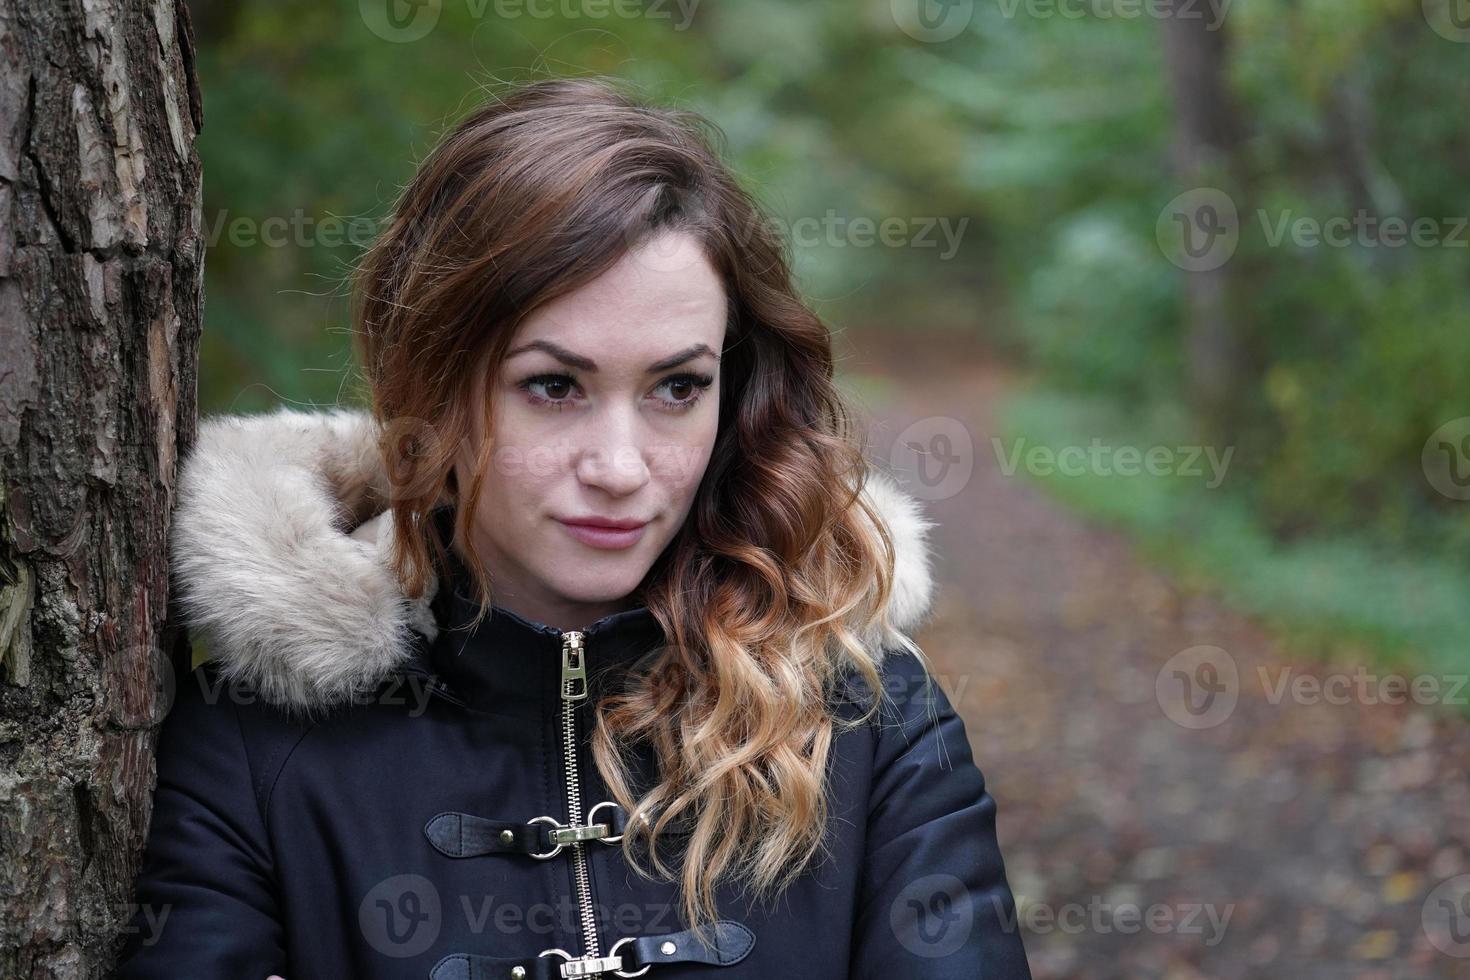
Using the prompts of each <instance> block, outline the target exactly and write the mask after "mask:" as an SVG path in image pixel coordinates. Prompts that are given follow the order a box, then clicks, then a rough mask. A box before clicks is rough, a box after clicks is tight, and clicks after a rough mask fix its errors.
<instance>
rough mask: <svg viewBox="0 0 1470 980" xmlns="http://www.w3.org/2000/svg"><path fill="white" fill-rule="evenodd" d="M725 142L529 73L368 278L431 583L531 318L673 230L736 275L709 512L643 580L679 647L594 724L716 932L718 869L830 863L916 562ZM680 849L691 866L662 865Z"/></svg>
mask: <svg viewBox="0 0 1470 980" xmlns="http://www.w3.org/2000/svg"><path fill="white" fill-rule="evenodd" d="M722 143H723V137H722V134H720V133H719V131H718V130H717V129H715V128H714V127H713V126H712V125H711V124H709V123H708V122H707V121H706V120H704V119H703V118H702V117H700V116H698V115H696V114H694V113H692V112H688V111H683V110H679V109H672V108H661V107H653V106H650V105H647V104H643V103H641V102H639V101H638V100H635V99H634V98H632V97H631V96H629V95H627V94H625V92H624V91H623V90H622V89H621V88H620V86H619V85H618V84H615V83H613V82H611V81H607V80H603V79H586V78H584V79H550V80H542V81H537V82H533V83H530V84H525V85H522V86H520V87H517V88H514V89H511V90H509V91H507V92H504V93H502V94H500V95H499V96H498V97H495V98H492V99H490V100H488V101H487V102H486V103H485V104H484V105H483V106H481V107H480V108H478V109H477V110H475V111H474V112H472V113H471V114H470V115H469V116H468V117H467V118H466V119H464V120H463V121H462V122H460V123H459V124H458V125H457V126H455V127H454V128H453V129H452V130H451V131H450V132H449V133H448V134H447V135H445V136H444V137H443V138H442V140H441V141H440V142H439V143H438V145H437V146H435V147H434V149H433V150H432V151H431V152H430V153H429V155H428V157H427V158H426V159H425V160H424V161H423V163H422V164H421V165H420V167H419V168H418V171H417V173H416V174H415V176H414V177H413V179H412V180H411V181H410V182H409V184H408V185H407V186H406V187H405V188H404V189H403V191H402V193H401V195H400V197H399V199H398V201H397V202H396V205H395V208H394V213H393V217H392V220H391V222H390V224H389V226H388V227H387V229H386V230H385V232H384V234H383V235H382V236H381V238H380V239H379V240H378V241H377V242H376V243H375V244H374V246H373V247H372V248H371V249H370V250H369V251H368V253H367V254H366V255H365V257H364V259H363V261H362V262H361V263H360V265H359V267H358V268H357V270H356V275H355V286H356V292H357V301H358V303H357V306H358V309H357V320H356V325H357V335H358V337H359V338H360V342H361V345H362V354H363V361H364V365H365V370H366V372H367V377H368V381H369V383H370V385H371V389H372V396H373V404H374V412H375V415H376V417H377V418H378V420H379V421H380V422H381V423H382V425H383V426H384V433H385V439H384V447H383V452H384V456H385V461H386V463H387V464H388V466H389V471H390V474H391V475H392V479H393V483H394V493H393V499H392V501H391V507H392V510H393V512H394V523H395V527H396V541H395V560H396V562H397V566H398V572H399V575H400V577H401V578H402V580H403V582H404V585H405V588H406V589H407V590H408V591H409V592H410V594H412V595H415V596H417V595H421V594H422V593H423V591H424V590H425V589H426V588H427V587H428V584H429V582H430V581H431V578H432V575H433V569H434V568H435V567H436V563H435V555H434V554H433V551H434V550H435V549H438V550H439V553H438V555H437V557H439V558H442V557H443V555H442V548H441V546H440V544H439V541H438V537H437V535H435V534H433V533H432V525H433V522H432V521H430V520H427V519H426V518H427V516H428V514H429V512H430V511H431V510H432V509H433V508H434V507H435V506H436V505H438V504H439V503H440V502H441V500H444V499H448V500H452V501H453V502H454V503H455V504H456V505H457V514H456V526H455V546H456V550H460V549H459V543H461V542H465V541H468V540H470V535H469V532H470V526H471V522H472V519H473V515H474V514H475V512H476V506H475V505H476V502H477V500H478V497H479V493H480V487H481V481H480V479H479V476H478V474H482V473H484V472H485V471H486V464H487V463H488V462H489V460H490V459H491V453H492V441H491V440H490V439H484V440H482V441H481V444H480V445H479V447H478V453H479V462H480V466H479V469H478V470H477V471H476V477H475V479H473V480H472V481H471V485H470V486H468V487H464V488H461V487H458V486H456V485H455V478H454V472H453V465H454V458H455V455H456V453H455V450H456V447H458V446H460V445H463V444H465V440H467V439H470V438H472V436H473V433H474V432H476V431H477V425H483V426H484V428H483V429H479V430H478V431H484V432H493V431H494V429H493V420H491V419H488V418H477V417H476V413H479V414H480V415H481V416H484V415H487V414H488V408H487V407H486V406H484V405H480V406H477V405H476V404H474V399H473V395H472V392H473V391H474V382H475V378H476V375H477V374H478V375H479V376H480V377H491V376H494V374H495V373H496V372H497V371H498V368H499V364H500V361H501V359H502V358H503V355H504V352H505V350H506V349H507V347H508V345H509V343H510V341H511V338H512V335H513V333H514V331H515V329H516V326H517V325H518V323H519V322H520V321H521V320H522V318H524V317H526V316H527V315H528V314H530V313H531V312H532V311H534V310H536V309H537V308H538V307H540V306H541V305H543V304H545V303H547V302H548V301H550V300H552V299H554V298H556V297H558V296H560V295H562V294H565V293H567V292H569V291H571V290H574V289H576V288H578V287H579V286H580V285H582V284H584V283H586V282H588V281H589V280H591V279H592V278H594V277H596V276H597V275H599V274H600V273H601V272H602V271H604V270H606V269H607V268H608V267H609V266H611V265H612V264H613V263H614V262H615V261H616V260H617V259H619V258H620V257H621V256H622V255H623V254H624V253H625V252H626V251H627V250H628V249H629V248H630V247H632V246H636V245H637V244H639V243H640V242H641V241H642V240H643V238H644V237H645V236H647V235H649V234H651V233H654V232H657V231H661V230H663V229H666V228H676V229H680V230H684V231H688V232H690V233H692V234H693V235H694V236H695V237H696V238H697V240H698V241H699V242H700V243H701V244H702V246H703V248H704V250H705V253H706V256H707V258H708V259H709V261H710V263H711V265H712V266H713V267H714V269H715V270H716V272H717V273H718V274H719V275H720V277H721V280H722V282H723V284H724V287H725V292H726V295H727V297H728V301H729V323H728V328H727V331H726V342H725V351H724V353H723V361H722V362H721V371H722V375H721V403H720V423H719V431H718V434H717V436H716V442H715V445H714V448H713V454H712V456H711V458H710V461H709V465H708V469H707V472H706V474H705V477H704V479H703V482H702V483H701V485H700V487H699V488H698V491H697V497H696V500H695V503H694V506H693V507H692V509H691V511H690V514H689V518H688V520H687V522H686V524H685V526H684V527H683V528H681V530H680V531H679V533H678V534H677V535H676V536H675V538H674V540H673V541H672V542H671V543H670V544H669V546H668V548H667V549H666V550H665V552H664V553H663V554H662V555H661V556H660V558H659V559H658V561H657V562H656V563H655V566H654V567H653V568H652V569H651V570H650V572H649V575H648V577H647V578H646V579H645V581H644V584H643V586H642V594H641V598H642V600H643V602H644V603H645V604H646V605H647V606H648V607H649V608H650V610H651V611H652V612H653V614H654V615H655V617H656V618H657V619H658V621H659V622H660V624H662V626H663V628H664V632H665V636H666V639H667V644H666V646H664V647H663V648H661V649H660V651H659V652H658V654H657V659H656V662H655V663H654V664H653V665H652V668H651V669H650V670H647V671H646V672H642V671H640V672H638V674H637V676H636V677H635V678H632V679H631V680H630V683H629V684H628V685H627V687H626V689H625V690H623V691H620V692H618V693H616V694H612V695H609V696H607V697H605V698H604V699H603V700H602V701H601V703H600V704H599V705H598V706H597V712H598V714H597V722H596V728H595V731H594V735H593V755H594V758H595V760H596V764H597V766H598V769H599V771H600V772H601V774H602V775H603V777H604V779H605V781H606V783H607V785H608V787H609V788H610V789H611V791H612V792H613V794H614V796H615V797H616V799H617V801H618V802H619V803H620V804H621V805H622V806H623V808H624V810H625V811H626V812H628V813H630V814H634V815H635V816H636V819H634V820H633V821H631V824H630V828H629V831H628V833H627V834H626V835H625V838H624V842H623V847H624V851H625V854H626V856H627V857H628V859H629V861H630V863H631V864H632V866H633V867H635V868H637V869H638V870H639V871H640V873H643V874H645V875H654V874H658V875H662V876H664V877H666V878H667V879H669V880H674V878H675V876H676V875H677V878H678V880H679V882H680V885H681V894H682V904H681V909H682V912H683V915H684V918H685V919H686V921H688V922H689V923H690V924H691V925H695V926H696V927H698V926H699V925H701V924H702V923H701V919H706V920H707V919H713V918H715V917H716V908H715V896H714V887H715V885H716V883H717V882H719V881H721V880H725V879H727V878H728V879H731V880H735V881H738V882H740V883H741V884H744V885H746V886H753V891H754V892H755V893H756V894H757V895H760V896H767V897H769V896H774V895H775V894H777V893H779V891H780V890H781V889H783V888H784V887H785V885H786V884H788V883H789V882H790V881H791V880H792V879H793V878H795V877H796V876H797V875H798V874H799V873H800V872H801V871H802V869H803V868H804V867H805V866H806V865H807V863H808V862H809V861H810V859H811V858H812V857H813V856H814V855H816V854H818V853H819V852H822V851H823V846H822V845H823V833H824V828H825V826H826V823H827V819H828V810H827V803H826V793H825V789H826V784H825V776H826V769H827V762H828V754H829V750H830V748H831V745H832V738H833V733H834V728H835V727H836V726H838V725H841V724H845V723H853V724H856V723H857V722H852V721H851V720H848V721H846V722H844V721H842V720H840V719H839V717H838V715H837V713H836V712H835V711H834V709H833V706H832V703H831V697H830V696H831V694H832V691H833V690H834V684H835V683H836V682H837V680H838V677H839V674H840V673H842V672H843V671H844V670H845V669H846V668H852V669H855V670H856V671H857V672H858V674H859V675H860V676H861V677H862V678H863V679H864V680H866V681H867V683H868V686H869V688H870V689H871V691H872V692H874V693H875V694H877V695H879V696H880V697H881V694H882V690H881V684H880V681H879V674H878V669H877V664H878V659H879V656H880V653H879V651H876V650H871V649H867V648H866V647H865V646H864V644H863V643H861V642H860V641H859V636H860V635H862V634H861V633H860V632H859V631H860V630H866V629H868V628H870V627H872V626H873V624H875V623H881V624H884V625H887V620H886V613H885V610H886V604H887V600H888V596H889V592H890V590H891V588H892V581H893V568H894V553H893V544H892V541H891V539H890V536H889V532H888V530H887V528H885V527H884V526H883V523H882V521H881V520H880V519H879V517H878V515H877V514H876V512H875V511H874V510H873V508H872V507H870V506H869V504H868V503H867V501H865V500H864V499H862V497H861V496H860V494H861V489H862V486H863V480H864V478H865V475H866V461H865V459H864V457H863V455H862V450H861V446H860V443H859V442H858V441H857V439H856V436H855V433H854V431H853V426H852V422H851V416H850V414H849V412H848V410H847V409H846V407H845V406H844V404H843V402H842V400H841V398H840V396H839V393H838V391H837V389H836V387H835V386H834V383H833V363H832V350H831V337H830V334H829V331H828V329H827V327H826V326H825V325H824V324H823V322H822V321H821V319H820V318H819V317H818V316H817V315H816V314H815V313H813V312H812V311H811V310H810V309H808V307H807V306H806V305H805V304H804V303H803V302H802V301H801V300H800V299H799V298H798V296H797V294H796V291H795V289H794V287H793V285H792V278H791V271H790V266H789V262H788V260H787V257H786V255H785V254H784V250H783V246H782V243H781V241H780V240H779V239H778V237H777V236H776V235H775V234H774V233H773V231H772V226H771V224H770V222H769V221H768V220H767V219H765V218H763V216H762V213H761V211H760V210H759V208H758V206H757V205H756V204H755V202H754V201H753V200H752V199H751V198H750V196H749V195H748V194H747V193H746V192H745V191H743V190H742V189H741V188H740V187H739V186H738V185H737V183H736V181H735V179H734V178H733V177H732V175H731V174H730V172H729V171H728V169H727V168H726V166H725V165H724V164H723V163H722V162H721V160H720V158H719V155H718V154H717V152H716V150H715V149H713V146H716V145H720V144H722ZM463 557H464V558H465V559H466V563H467V565H468V566H469V568H470V570H471V572H472V574H473V576H474V578H475V580H476V582H477V584H478V586H479V591H480V596H481V599H482V603H483V604H482V608H481V610H480V612H481V615H482V616H483V615H484V614H485V612H486V611H487V610H488V609H489V607H490V604H491V602H492V598H491V589H490V582H489V579H488V575H487V574H486V570H485V569H484V567H483V566H482V565H481V563H480V561H479V559H478V557H477V556H476V555H475V554H474V553H473V550H465V551H464V552H463ZM876 706H877V699H876V698H875V699H874V702H873V705H872V707H870V709H869V713H871V711H872V710H873V709H874V708H876ZM866 717H868V715H864V718H866ZM861 720H862V719H859V721H861ZM634 744H644V745H647V746H651V747H652V748H653V750H654V751H655V752H656V757H657V759H658V763H659V769H658V773H657V778H658V780H659V782H658V783H657V784H656V785H654V786H652V787H635V786H634V780H633V778H632V774H631V771H630V769H629V768H627V765H626V762H625V755H624V752H625V749H626V748H627V747H629V746H632V745H634ZM640 789H641V790H642V792H641V793H640V792H639V790H640ZM669 839H675V840H678V841H679V842H680V851H681V861H680V862H679V863H680V864H682V867H677V868H675V867H671V866H670V865H669V864H668V863H667V862H666V861H665V860H664V859H663V857H661V855H660V847H659V845H660V842H661V841H664V842H666V841H667V840H669ZM640 846H643V847H646V849H647V852H648V856H649V858H650V859H651V865H652V869H651V870H644V869H643V868H642V867H641V866H640V864H639V861H638V850H639V848H640Z"/></svg>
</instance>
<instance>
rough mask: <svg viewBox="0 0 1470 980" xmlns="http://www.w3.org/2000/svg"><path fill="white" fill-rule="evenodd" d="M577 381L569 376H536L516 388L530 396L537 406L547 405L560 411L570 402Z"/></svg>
mask: <svg viewBox="0 0 1470 980" xmlns="http://www.w3.org/2000/svg"><path fill="white" fill-rule="evenodd" d="M576 384H577V379H576V378H573V377H572V376H571V375H569V374H536V375H532V376H531V377H529V378H527V379H525V380H524V381H522V382H521V383H520V384H519V385H518V387H519V388H520V389H521V390H522V391H524V392H526V393H527V394H529V395H530V396H531V401H532V402H534V403H536V404H537V405H547V406H550V407H552V408H555V409H556V410H557V411H561V410H562V409H563V408H565V407H566V405H567V402H568V401H570V400H571V399H570V395H571V393H572V390H573V389H574V388H575V387H576Z"/></svg>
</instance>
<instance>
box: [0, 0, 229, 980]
mask: <svg viewBox="0 0 1470 980" xmlns="http://www.w3.org/2000/svg"><path fill="white" fill-rule="evenodd" d="M193 58H194V55H193V39H192V36H191V31H190V26H189V18H188V13H187V11H186V9H185V8H184V6H183V4H182V0H40V2H38V0H0V506H3V512H0V976H5V977H39V978H48V977H58V978H59V977H92V976H101V975H103V974H104V973H105V972H106V970H107V969H108V966H109V964H110V961H111V959H112V956H113V953H114V951H115V948H116V942H117V939H118V932H119V930H120V929H121V928H122V927H123V926H124V925H126V921H127V918H128V913H129V911H130V908H129V904H128V903H129V902H130V900H131V894H132V878H133V876H134V874H135V873H136V870H137V867H138V863H139V856H140V853H141V850H142V845H143V841H144V839H145V832H146V827H147V825H148V820H149V816H150V808H151V794H152V788H153V781H154V769H153V746H154V737H155V728H156V724H157V722H158V721H160V720H161V718H162V715H163V714H164V713H166V710H167V707H168V702H169V695H170V693H171V691H172V689H173V688H172V686H171V679H172V677H173V676H174V674H175V669H176V668H175V667H174V666H173V665H172V664H171V662H170V661H171V658H173V657H175V656H177V655H178V654H179V649H178V648H179V646H180V642H181V639H180V638H179V637H177V636H176V635H175V631H172V630H169V629H168V628H167V627H166V607H167V602H168V594H169V591H168V574H167V572H168V566H167V551H166V548H165V541H166V535H167V531H168V526H169V512H170V509H171V506H172V500H173V491H174V475H175V466H176V463H177V461H178V459H179V458H180V456H181V455H182V454H183V453H184V452H185V451H186V449H187V448H188V447H189V445H190V444H191V443H192V440H193V436H194V424H195V379H196V366H197V351H198V340H199V330H200V313H201V305H202V300H203V287H202V278H201V274H202V267H203V259H204V242H203V237H202V235H201V234H200V229H201V200H200V169H199V159H198V157H197V155H196V153H195V150H194V140H195V134H196V133H197V132H198V130H199V128H200V124H201V109H200V101H199V94H198V88H197V85H196V82H195V74H194V64H193Z"/></svg>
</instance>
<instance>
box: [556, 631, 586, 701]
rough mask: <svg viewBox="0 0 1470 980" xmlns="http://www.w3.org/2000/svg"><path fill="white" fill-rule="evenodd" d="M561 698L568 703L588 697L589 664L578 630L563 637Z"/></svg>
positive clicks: (564, 634)
mask: <svg viewBox="0 0 1470 980" xmlns="http://www.w3.org/2000/svg"><path fill="white" fill-rule="evenodd" d="M561 696H562V699H563V700H566V701H581V700H582V699H583V698H585V697H587V662H586V660H585V659H584V650H583V647H582V634H581V632H580V631H578V630H571V631H569V632H566V633H563V634H562V635H561Z"/></svg>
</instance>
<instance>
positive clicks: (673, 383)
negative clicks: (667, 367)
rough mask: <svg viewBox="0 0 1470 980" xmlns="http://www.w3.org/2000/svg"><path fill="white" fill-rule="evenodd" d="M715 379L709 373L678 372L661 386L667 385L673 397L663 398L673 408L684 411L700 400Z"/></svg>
mask: <svg viewBox="0 0 1470 980" xmlns="http://www.w3.org/2000/svg"><path fill="white" fill-rule="evenodd" d="M714 380H715V379H714V378H713V377H711V376H710V375H708V374H676V375H674V376H673V377H671V378H665V379H664V380H663V382H662V383H661V384H660V385H659V387H660V388H663V387H667V388H668V390H669V394H670V395H672V396H673V397H672V399H661V400H662V401H663V402H664V404H665V405H668V406H669V407H670V408H672V409H673V410H675V411H683V410H684V409H687V408H690V407H691V406H693V405H694V403H695V402H697V401H699V399H700V398H701V397H702V396H703V394H704V390H705V389H706V388H708V387H709V386H710V385H712V384H714Z"/></svg>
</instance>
